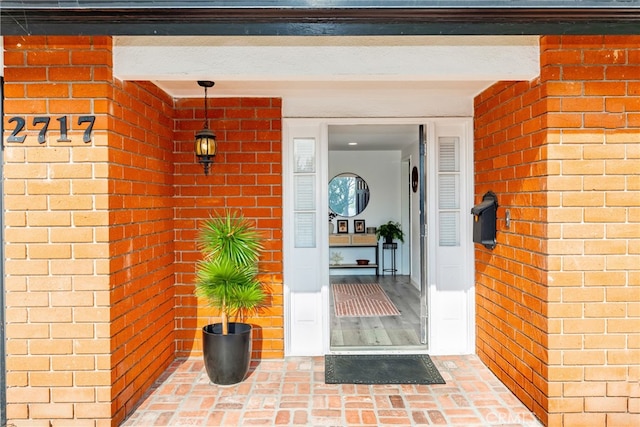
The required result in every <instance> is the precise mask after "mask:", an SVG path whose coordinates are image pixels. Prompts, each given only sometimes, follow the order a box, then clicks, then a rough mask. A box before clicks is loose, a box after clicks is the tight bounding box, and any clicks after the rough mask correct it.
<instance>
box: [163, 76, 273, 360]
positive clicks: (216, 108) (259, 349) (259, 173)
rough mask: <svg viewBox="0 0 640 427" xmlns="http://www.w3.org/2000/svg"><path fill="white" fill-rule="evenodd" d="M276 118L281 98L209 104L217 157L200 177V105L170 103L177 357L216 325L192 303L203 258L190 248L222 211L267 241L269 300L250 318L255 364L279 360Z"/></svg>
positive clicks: (201, 305) (193, 350)
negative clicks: (234, 213)
mask: <svg viewBox="0 0 640 427" xmlns="http://www.w3.org/2000/svg"><path fill="white" fill-rule="evenodd" d="M213 91H215V88H214V89H213ZM213 91H212V92H213ZM281 116H282V113H281V100H280V99H271V98H256V99H251V98H248V99H245V98H243V99H238V98H231V99H217V98H213V99H210V107H209V118H210V119H211V122H210V126H211V128H212V130H213V131H214V132H215V133H216V136H217V141H218V154H217V155H216V157H215V163H214V164H213V166H212V167H211V170H210V172H209V175H208V176H205V175H204V173H203V169H202V166H201V165H200V164H198V163H197V162H196V158H195V154H194V152H193V140H194V134H195V132H196V131H198V130H199V129H201V128H202V126H203V120H204V111H203V106H202V100H201V99H184V100H178V101H177V102H176V132H175V141H176V153H175V173H176V178H175V206H176V212H175V221H176V238H175V240H176V264H175V266H176V287H175V290H176V291H175V292H176V335H177V354H178V356H189V355H199V354H201V352H202V345H201V328H202V326H203V325H205V324H208V323H215V322H218V321H219V317H218V316H217V313H216V312H214V311H213V310H212V309H210V308H208V307H207V306H206V302H205V301H198V300H197V298H196V297H195V296H194V294H193V291H194V286H193V283H194V279H195V276H194V271H195V263H196V262H197V261H198V260H199V259H200V258H201V255H200V253H199V252H198V251H197V249H196V237H197V234H198V227H199V225H200V224H201V221H202V220H204V219H206V218H208V217H209V216H210V215H212V214H214V213H215V212H216V211H218V212H222V211H223V210H224V209H225V208H229V209H236V210H238V211H239V212H241V213H242V214H243V215H244V216H245V217H247V218H249V219H251V220H253V221H255V223H256V226H257V227H258V229H259V230H260V231H261V232H262V233H263V236H264V238H265V241H264V243H265V246H266V250H265V252H264V253H263V256H262V258H261V262H260V269H261V270H262V271H263V272H265V274H264V276H263V280H264V282H265V284H266V285H267V287H268V289H269V294H270V298H269V301H268V304H267V305H268V307H267V308H266V309H265V310H263V311H262V312H260V313H259V315H258V316H254V317H252V318H250V319H248V322H249V323H251V324H253V325H254V332H253V333H254V341H253V357H254V358H274V357H278V358H279V357H283V356H284V329H283V327H284V326H283V325H284V308H283V297H282V295H283V286H282V275H283V265H282V147H281V145H282V120H281Z"/></svg>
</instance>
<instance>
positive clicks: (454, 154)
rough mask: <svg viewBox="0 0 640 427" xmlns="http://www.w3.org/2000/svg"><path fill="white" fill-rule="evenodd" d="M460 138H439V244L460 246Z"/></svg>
mask: <svg viewBox="0 0 640 427" xmlns="http://www.w3.org/2000/svg"><path fill="white" fill-rule="evenodd" d="M459 159H460V138H458V137H440V138H438V166H437V167H438V242H439V245H440V246H460V160H459Z"/></svg>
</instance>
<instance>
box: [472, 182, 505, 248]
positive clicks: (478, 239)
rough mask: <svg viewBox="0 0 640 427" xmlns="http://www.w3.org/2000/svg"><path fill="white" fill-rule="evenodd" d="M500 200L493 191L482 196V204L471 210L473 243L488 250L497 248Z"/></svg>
mask: <svg viewBox="0 0 640 427" xmlns="http://www.w3.org/2000/svg"><path fill="white" fill-rule="evenodd" d="M497 211H498V198H497V196H496V195H495V193H493V192H492V191H489V192H487V193H485V195H484V196H482V202H480V203H479V204H477V205H475V206H474V207H473V208H471V214H472V215H473V241H474V243H480V244H482V245H484V246H485V247H486V248H488V249H493V248H495V247H496V214H497Z"/></svg>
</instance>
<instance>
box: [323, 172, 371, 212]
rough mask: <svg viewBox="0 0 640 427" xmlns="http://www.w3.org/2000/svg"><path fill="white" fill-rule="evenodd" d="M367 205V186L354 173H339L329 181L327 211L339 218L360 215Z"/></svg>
mask: <svg viewBox="0 0 640 427" xmlns="http://www.w3.org/2000/svg"><path fill="white" fill-rule="evenodd" d="M368 204H369V186H368V185H367V182H366V181H365V180H364V179H362V178H360V177H359V176H358V175H356V174H354V173H341V174H340V175H336V176H334V177H333V178H332V179H331V181H329V209H331V210H332V211H333V212H335V213H337V214H338V215H340V216H344V217H351V216H356V215H358V214H359V213H361V212H362V211H363V210H364V209H365V208H366V207H367V205H368Z"/></svg>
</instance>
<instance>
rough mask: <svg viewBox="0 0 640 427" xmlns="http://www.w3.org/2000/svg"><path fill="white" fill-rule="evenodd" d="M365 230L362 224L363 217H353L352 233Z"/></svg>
mask: <svg viewBox="0 0 640 427" xmlns="http://www.w3.org/2000/svg"><path fill="white" fill-rule="evenodd" d="M365 230H366V228H365V226H364V219H354V220H353V232H354V233H364V232H365Z"/></svg>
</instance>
